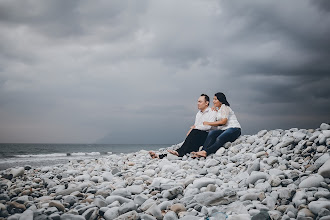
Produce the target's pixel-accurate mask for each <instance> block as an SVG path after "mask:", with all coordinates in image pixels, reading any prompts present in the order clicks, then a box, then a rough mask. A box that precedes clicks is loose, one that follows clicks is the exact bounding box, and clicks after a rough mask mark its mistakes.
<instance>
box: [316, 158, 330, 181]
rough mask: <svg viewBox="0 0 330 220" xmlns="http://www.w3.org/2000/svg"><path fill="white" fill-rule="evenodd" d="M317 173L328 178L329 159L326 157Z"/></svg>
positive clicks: (329, 172) (329, 176)
mask: <svg viewBox="0 0 330 220" xmlns="http://www.w3.org/2000/svg"><path fill="white" fill-rule="evenodd" d="M318 174H320V175H321V176H323V177H324V178H330V159H328V160H327V161H326V162H325V163H324V164H323V165H322V166H321V167H320V169H319V170H318Z"/></svg>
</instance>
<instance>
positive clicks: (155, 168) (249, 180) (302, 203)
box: [0, 123, 330, 220]
mask: <svg viewBox="0 0 330 220" xmlns="http://www.w3.org/2000/svg"><path fill="white" fill-rule="evenodd" d="M177 147H179V146H177V145H174V146H172V147H171V148H172V149H175V148H177ZM165 150H166V149H160V150H159V151H158V153H160V152H162V151H165ZM329 153H330V125H329V124H327V123H322V124H321V125H320V127H318V128H313V129H298V128H292V129H289V130H282V129H276V130H269V131H267V130H261V131H259V132H258V133H257V134H255V135H243V136H241V137H239V138H238V139H237V140H236V141H235V142H233V143H226V144H225V146H224V147H222V148H220V149H219V150H218V151H217V152H216V153H215V154H212V155H209V156H208V157H207V158H198V159H193V158H191V157H189V156H184V157H182V158H179V157H176V156H174V155H169V156H168V157H167V158H164V159H161V160H160V159H151V157H150V155H149V153H148V151H145V150H141V151H138V152H135V153H127V154H112V155H107V156H104V157H100V158H97V159H81V160H80V159H76V160H72V161H70V162H69V163H66V164H60V165H52V166H43V167H33V166H31V165H28V164H26V165H25V166H22V167H12V168H8V169H6V170H1V171H0V219H9V220H23V219H24V220H35V219H38V220H42V219H53V220H69V219H70V220H71V219H73V220H80V219H81V220H85V219H87V220H96V219H106V220H113V219H116V220H139V219H141V220H161V219H163V220H176V219H184V220H202V219H205V220H206V219H207V220H222V219H228V220H248V219H254V220H256V219H260V220H264V219H273V220H282V219H283V220H287V219H288V220H289V219H300V220H309V219H310V220H312V219H318V220H330V154H329Z"/></svg>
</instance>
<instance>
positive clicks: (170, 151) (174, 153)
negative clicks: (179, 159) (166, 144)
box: [167, 150, 179, 156]
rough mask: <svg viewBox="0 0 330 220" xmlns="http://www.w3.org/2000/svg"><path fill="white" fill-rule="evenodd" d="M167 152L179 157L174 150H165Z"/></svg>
mask: <svg viewBox="0 0 330 220" xmlns="http://www.w3.org/2000/svg"><path fill="white" fill-rule="evenodd" d="M167 151H168V152H169V153H171V154H173V155H175V156H179V153H178V152H177V151H175V150H167Z"/></svg>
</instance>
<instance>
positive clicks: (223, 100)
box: [215, 92, 230, 106]
mask: <svg viewBox="0 0 330 220" xmlns="http://www.w3.org/2000/svg"><path fill="white" fill-rule="evenodd" d="M215 96H216V97H217V99H218V100H219V101H220V102H221V103H222V104H225V105H227V106H230V104H229V102H228V101H227V99H226V96H225V94H223V93H222V92H218V93H216V94H215Z"/></svg>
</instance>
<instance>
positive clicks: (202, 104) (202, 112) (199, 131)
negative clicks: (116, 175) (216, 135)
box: [149, 94, 216, 159]
mask: <svg viewBox="0 0 330 220" xmlns="http://www.w3.org/2000/svg"><path fill="white" fill-rule="evenodd" d="M209 104H210V98H209V96H208V95H205V94H201V96H200V97H199V98H198V101H197V107H198V109H199V111H198V112H197V114H196V118H195V123H194V125H193V126H191V127H190V130H189V131H188V133H187V137H186V139H185V141H184V143H183V144H182V146H181V147H180V148H179V149H178V150H177V151H175V150H168V152H170V153H171V154H174V155H176V156H179V157H182V156H184V155H185V154H187V153H190V152H193V151H198V150H199V147H200V146H201V145H203V143H204V141H205V139H206V137H207V134H208V131H209V130H210V129H211V128H212V127H211V126H209V125H203V122H204V121H207V122H214V121H215V119H216V112H215V111H212V110H211V108H210V107H209ZM149 154H150V156H151V157H152V158H160V159H162V158H163V157H166V156H167V154H161V155H157V154H156V153H155V152H153V151H150V152H149Z"/></svg>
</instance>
